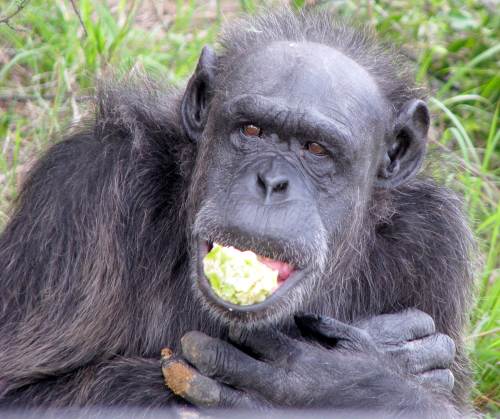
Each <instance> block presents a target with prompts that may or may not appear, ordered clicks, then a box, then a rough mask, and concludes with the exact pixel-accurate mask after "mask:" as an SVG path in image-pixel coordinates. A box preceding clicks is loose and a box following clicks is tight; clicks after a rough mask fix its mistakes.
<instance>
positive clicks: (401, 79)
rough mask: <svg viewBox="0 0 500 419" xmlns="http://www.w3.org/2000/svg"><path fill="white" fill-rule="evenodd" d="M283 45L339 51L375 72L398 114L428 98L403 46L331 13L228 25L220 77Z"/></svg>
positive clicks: (259, 17) (271, 15) (290, 13)
mask: <svg viewBox="0 0 500 419" xmlns="http://www.w3.org/2000/svg"><path fill="white" fill-rule="evenodd" d="M279 41H291V42H314V43H319V44H323V45H327V46H329V47H332V48H335V49H337V50H339V51H340V52H342V53H343V54H345V55H346V56H348V57H349V58H351V59H352V60H354V61H356V62H357V63H358V64H359V65H361V66H362V67H363V68H365V70H367V71H368V73H370V75H371V76H372V77H373V78H374V80H375V82H376V83H377V85H378V86H379V88H380V89H381V91H382V93H383V95H384V96H385V97H386V98H387V100H388V101H389V103H391V105H392V107H393V109H394V111H395V113H397V112H398V111H399V109H400V108H401V107H402V105H403V104H404V103H405V102H406V101H407V100H410V99H414V98H421V99H423V98H425V96H426V92H425V89H424V88H423V87H421V86H419V85H417V83H415V77H414V73H413V71H412V66H411V63H410V62H409V60H408V58H407V57H406V56H405V55H404V54H402V53H401V52H400V51H399V50H398V48H396V47H395V46H394V45H393V44H386V43H384V42H382V41H380V40H379V39H378V38H377V36H376V35H375V33H374V32H373V31H372V30H371V29H370V28H369V27H367V26H364V25H358V24H355V23H353V22H346V21H345V19H342V21H341V20H339V19H337V18H336V17H335V15H334V14H333V13H332V12H331V11H328V10H321V9H316V8H315V9H313V8H306V9H303V10H301V11H294V10H291V9H290V8H288V7H283V8H279V9H276V10H272V11H269V10H266V11H265V13H264V12H261V13H258V14H256V15H254V16H248V15H245V16H244V17H242V18H239V19H235V20H233V21H231V22H229V23H228V24H226V25H224V27H223V30H222V33H221V35H220V36H219V51H218V55H219V59H218V67H219V68H218V69H219V71H217V72H216V73H217V74H227V70H228V69H229V68H232V67H233V66H234V65H235V63H236V62H237V60H238V59H239V58H240V57H241V56H244V55H247V54H249V53H251V51H252V50H255V49H256V48H262V47H263V46H265V45H268V44H271V43H273V42H279Z"/></svg>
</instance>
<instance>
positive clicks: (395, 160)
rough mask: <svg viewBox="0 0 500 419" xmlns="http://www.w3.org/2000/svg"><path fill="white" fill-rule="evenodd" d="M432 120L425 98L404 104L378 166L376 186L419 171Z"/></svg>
mask: <svg viewBox="0 0 500 419" xmlns="http://www.w3.org/2000/svg"><path fill="white" fill-rule="evenodd" d="M429 123H430V117H429V110H428V108H427V105H426V104H425V102H423V101H421V100H419V99H412V100H409V101H408V102H406V103H405V104H404V105H403V107H402V109H401V111H400V113H399V115H398V116H397V118H396V124H395V128H394V136H393V139H392V141H391V143H390V144H389V145H388V148H387V150H386V153H385V155H384V158H383V161H382V164H381V166H380V168H379V172H378V177H377V181H376V185H377V186H380V187H385V188H393V187H395V186H398V185H401V184H402V183H404V182H406V181H407V180H408V179H410V178H412V177H413V176H415V175H416V174H417V172H418V170H419V169H420V166H421V165H422V161H423V159H424V156H425V150H426V146H427V132H428V130H429Z"/></svg>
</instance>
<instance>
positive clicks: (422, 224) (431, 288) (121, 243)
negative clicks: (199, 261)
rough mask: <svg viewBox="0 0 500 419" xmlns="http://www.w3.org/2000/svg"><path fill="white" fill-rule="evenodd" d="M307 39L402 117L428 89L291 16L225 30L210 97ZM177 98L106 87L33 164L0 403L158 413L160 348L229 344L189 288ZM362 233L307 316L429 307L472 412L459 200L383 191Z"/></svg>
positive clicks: (10, 235)
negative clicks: (202, 340)
mask: <svg viewBox="0 0 500 419" xmlns="http://www.w3.org/2000/svg"><path fill="white" fill-rule="evenodd" d="M303 38H306V39H309V40H319V41H321V42H324V43H327V44H330V45H333V46H335V47H338V48H340V49H341V50H342V51H344V52H345V53H346V54H347V55H350V56H352V57H353V58H354V59H355V60H357V61H358V62H360V63H361V64H362V65H365V66H366V67H367V68H368V69H369V70H370V71H371V72H372V74H374V75H375V77H376V79H377V80H378V81H379V83H380V85H381V87H382V88H383V91H384V92H385V93H386V95H387V97H388V98H390V100H391V101H392V103H393V104H394V109H395V110H396V109H398V107H399V106H400V105H401V104H402V103H403V102H405V101H406V100H407V99H408V97H415V96H418V95H421V92H420V91H417V89H416V88H415V87H414V85H413V84H412V83H411V82H410V79H409V77H408V75H407V72H406V71H403V72H402V73H401V72H399V71H398V70H397V69H400V68H403V67H400V66H399V67H398V66H397V65H395V62H399V58H397V57H396V56H395V55H393V54H391V53H390V52H386V51H385V50H382V49H381V47H379V46H377V44H376V43H374V41H373V40H372V38H371V36H369V35H367V34H366V33H364V32H359V31H356V30H351V29H349V28H347V27H344V26H341V25H340V24H338V23H334V24H333V26H332V23H331V19H330V18H328V16H326V15H317V14H306V15H305V16H302V17H295V16H294V15H293V14H291V13H290V12H281V13H278V14H269V15H267V16H263V17H259V18H256V19H251V20H248V19H247V21H246V22H245V23H243V22H236V23H235V24H234V25H233V26H230V27H229V28H228V29H226V31H225V32H224V34H223V36H222V50H221V56H222V59H221V60H220V66H221V67H220V70H222V72H220V73H219V74H222V76H220V77H218V80H217V88H218V89H223V88H224V77H226V76H227V75H228V72H227V71H224V70H225V69H228V68H229V67H230V64H231V62H232V61H233V60H235V59H237V56H238V54H242V53H244V52H245V51H246V50H247V49H251V48H253V47H255V46H256V45H259V44H262V43H265V42H268V41H270V40H276V39H290V40H300V39H303ZM374 57H377V59H378V61H377V65H376V66H375V65H374ZM395 57H396V58H395ZM181 94H182V92H180V91H175V90H170V91H169V90H167V89H165V88H163V87H162V86H159V85H158V84H156V83H153V82H151V81H147V80H144V81H142V82H141V83H139V84H138V83H129V84H124V85H121V86H120V87H116V86H112V85H111V86H102V87H101V89H99V92H98V95H97V102H96V103H97V106H96V112H95V119H94V120H92V121H90V122H88V123H87V124H86V125H85V126H83V127H80V128H78V129H77V130H76V133H75V134H72V135H70V136H69V138H67V139H65V140H64V141H62V142H60V143H59V144H56V145H55V146H53V147H52V148H51V149H50V150H49V151H48V152H47V153H46V154H45V156H43V158H41V159H40V160H39V161H38V163H37V164H36V166H35V167H34V168H33V169H32V170H31V172H30V174H29V177H28V178H27V180H26V181H25V183H24V185H23V187H22V189H21V192H20V196H19V199H18V203H17V207H16V209H15V211H14V213H13V216H12V218H11V220H10V222H9V224H8V225H7V226H6V228H5V231H4V232H3V233H2V236H1V238H0V288H1V290H2V291H1V293H0V396H1V397H3V399H0V404H2V403H3V404H4V405H9V404H22V405H23V406H27V405H30V404H31V405H55V406H61V405H86V404H138V405H147V406H150V407H152V406H161V405H165V404H168V403H170V402H171V400H172V396H171V395H170V393H168V391H167V390H166V388H165V387H164V386H163V380H162V377H161V371H160V368H159V361H158V359H159V351H160V349H161V348H162V347H164V346H170V347H173V348H177V347H178V344H179V339H180V337H181V336H182V335H183V333H185V332H186V331H189V330H193V329H194V330H203V331H205V332H206V333H209V334H212V335H213V336H221V335H224V333H225V325H224V324H223V323H222V322H220V321H218V320H217V319H216V318H215V317H212V316H207V313H206V312H205V311H204V308H203V307H199V306H198V305H197V303H196V299H195V297H194V296H193V293H192V290H191V280H190V276H189V273H188V263H187V261H188V260H189V257H190V256H189V254H188V245H187V243H188V237H189V234H190V226H189V225H188V222H187V221H188V219H189V200H188V192H189V185H190V184H191V180H192V179H191V174H192V173H193V167H194V164H195V159H196V148H195V145H194V144H192V143H191V142H190V141H189V140H188V139H187V138H186V137H185V134H184V133H183V131H182V129H181V124H180V116H179V102H180V98H181ZM353 226H354V227H355V229H356V231H357V234H356V235H355V236H354V235H353V241H352V243H349V246H346V248H345V249H343V251H344V257H343V259H342V260H343V261H345V263H344V265H343V266H336V267H332V268H331V269H332V271H331V274H332V275H335V281H333V280H332V288H331V290H324V292H323V293H322V294H323V296H324V299H323V300H322V301H312V302H310V303H309V304H308V309H309V310H310V311H312V312H316V313H323V314H328V315H331V316H333V317H336V318H338V319H340V320H346V321H352V320H355V319H359V318H361V317H365V316H368V315H371V314H376V313H385V312H395V311H399V310H402V309H404V308H406V307H416V308H419V309H421V310H423V311H425V312H427V313H429V314H430V315H431V316H432V317H433V318H434V319H435V321H436V325H437V329H438V330H439V331H441V332H443V333H445V334H448V335H450V336H451V337H452V338H453V339H454V340H455V341H456V343H457V348H458V356H457V362H456V363H455V366H454V368H453V373H454V375H455V378H456V385H455V390H454V394H455V397H456V401H457V403H458V404H459V405H464V404H465V403H466V400H467V395H468V390H469V384H470V383H469V379H468V377H467V363H466V356H465V354H464V348H463V343H462V338H463V333H464V326H465V322H466V318H467V309H468V304H469V302H470V298H471V286H472V272H471V265H470V251H471V246H472V240H471V235H470V232H469V230H468V228H467V226H466V223H465V220H464V216H463V214H462V212H461V203H460V201H459V200H458V199H457V198H456V196H455V195H454V194H453V193H452V192H450V191H449V190H447V189H446V188H444V187H441V186H438V185H437V184H435V183H434V182H433V181H431V180H430V179H428V178H425V177H421V178H420V179H417V180H414V181H412V182H410V183H408V184H406V185H404V186H402V187H399V188H397V189H395V190H378V191H376V193H375V194H374V196H373V197H372V204H371V207H370V211H369V212H368V213H364V214H361V215H360V216H359V217H357V220H356V222H355V223H353Z"/></svg>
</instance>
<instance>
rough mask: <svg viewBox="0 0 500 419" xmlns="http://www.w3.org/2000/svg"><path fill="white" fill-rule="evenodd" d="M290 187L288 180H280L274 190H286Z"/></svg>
mask: <svg viewBox="0 0 500 419" xmlns="http://www.w3.org/2000/svg"><path fill="white" fill-rule="evenodd" d="M287 188H288V181H286V180H285V181H283V182H279V183H278V184H277V185H275V186H274V187H273V192H284V191H286V189H287Z"/></svg>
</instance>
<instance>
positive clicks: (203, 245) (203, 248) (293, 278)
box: [197, 239, 304, 312]
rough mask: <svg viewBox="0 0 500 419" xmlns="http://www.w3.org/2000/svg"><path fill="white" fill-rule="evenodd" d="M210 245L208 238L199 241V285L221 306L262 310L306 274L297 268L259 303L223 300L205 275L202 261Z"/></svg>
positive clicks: (246, 310) (247, 310) (249, 310)
mask: <svg viewBox="0 0 500 419" xmlns="http://www.w3.org/2000/svg"><path fill="white" fill-rule="evenodd" d="M209 246H210V244H209V242H208V241H207V240H203V239H201V240H199V241H198V259H197V270H198V281H199V286H200V288H201V290H202V292H203V293H204V294H205V296H206V297H208V298H210V299H211V300H212V301H213V302H215V303H216V304H218V305H219V306H222V307H223V308H225V309H227V310H229V311H239V312H257V311H260V310H262V309H264V308H266V307H268V306H270V305H272V304H273V303H275V302H276V301H277V300H279V299H280V298H281V297H282V296H283V295H284V294H285V293H286V292H288V290H289V289H291V288H292V287H293V286H294V285H295V283H297V282H298V281H299V280H300V279H301V278H302V277H303V276H304V270H302V269H299V268H297V269H296V270H295V271H294V272H293V273H292V274H291V275H290V277H289V278H288V279H287V280H286V281H285V282H284V283H283V284H282V285H281V286H280V287H279V288H278V289H277V290H276V291H274V292H273V293H272V294H271V295H270V296H269V297H267V298H266V299H265V300H264V301H262V302H260V303H257V304H251V305H238V304H233V303H230V302H228V301H225V300H223V299H222V298H220V297H219V296H218V295H217V294H215V292H214V291H213V290H212V287H211V286H210V283H209V282H208V279H207V277H206V276H205V272H204V270H203V263H202V261H203V258H204V257H205V255H206V254H207V253H208V251H209Z"/></svg>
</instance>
